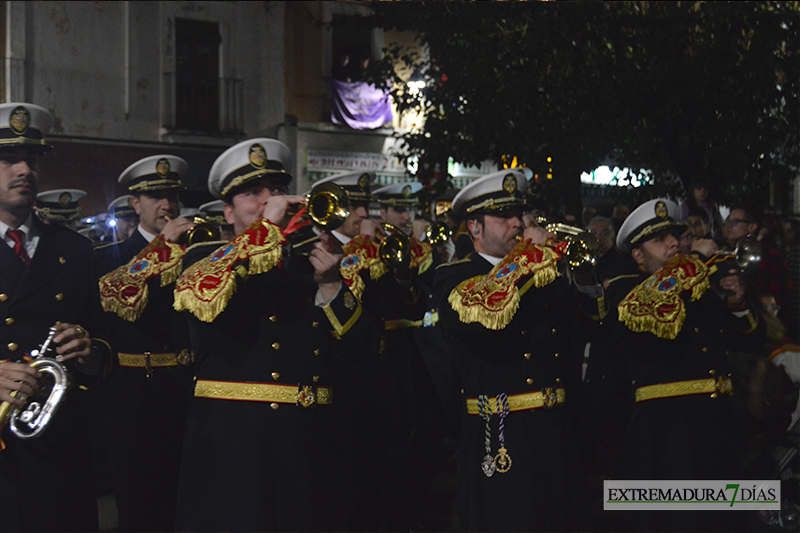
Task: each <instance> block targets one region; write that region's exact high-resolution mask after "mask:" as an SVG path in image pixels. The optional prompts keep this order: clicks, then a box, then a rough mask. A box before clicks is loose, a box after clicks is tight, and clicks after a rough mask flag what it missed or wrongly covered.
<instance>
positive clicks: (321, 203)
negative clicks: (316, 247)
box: [287, 182, 350, 248]
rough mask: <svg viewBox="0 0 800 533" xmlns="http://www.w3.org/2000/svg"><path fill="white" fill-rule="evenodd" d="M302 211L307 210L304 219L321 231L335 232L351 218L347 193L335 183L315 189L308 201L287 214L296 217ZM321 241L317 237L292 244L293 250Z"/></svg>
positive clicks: (308, 195)
mask: <svg viewBox="0 0 800 533" xmlns="http://www.w3.org/2000/svg"><path fill="white" fill-rule="evenodd" d="M302 209H306V213H304V215H303V216H304V217H306V216H307V218H308V219H310V220H311V222H313V223H314V225H315V226H317V227H318V228H319V229H320V230H321V231H333V230H335V229H336V228H338V227H340V226H341V225H342V224H344V221H345V220H346V219H347V217H348V216H350V202H349V200H348V198H347V192H346V191H345V190H344V189H343V188H342V187H341V186H340V185H337V184H335V183H331V182H326V183H321V184H319V185H317V186H316V187H313V188H312V189H311V190H310V191H309V192H308V194H306V200H305V202H303V203H302V204H298V209H296V210H293V211H290V212H289V213H287V215H288V216H290V217H292V216H296V215H297V213H298V212H300V211H301V210H302ZM317 239H319V235H315V236H313V237H311V238H310V239H306V240H304V241H301V242H296V243H293V244H292V248H299V247H301V246H305V245H307V244H309V243H311V242H314V241H316V240H317Z"/></svg>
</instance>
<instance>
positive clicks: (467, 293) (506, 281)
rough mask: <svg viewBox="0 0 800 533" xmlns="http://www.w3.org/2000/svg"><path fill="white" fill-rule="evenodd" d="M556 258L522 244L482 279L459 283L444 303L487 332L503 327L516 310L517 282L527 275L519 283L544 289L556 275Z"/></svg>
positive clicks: (550, 253) (517, 302)
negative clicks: (526, 278)
mask: <svg viewBox="0 0 800 533" xmlns="http://www.w3.org/2000/svg"><path fill="white" fill-rule="evenodd" d="M557 259H558V255H557V254H556V253H555V252H553V251H552V250H550V249H549V248H545V247H543V246H539V245H536V244H532V243H530V242H528V241H522V242H521V243H520V244H518V245H517V246H516V247H515V248H514V250H513V251H512V252H511V253H510V254H508V255H507V256H506V257H505V258H504V259H503V260H502V261H501V262H500V263H498V264H497V265H496V266H495V267H494V268H493V269H492V270H491V271H490V272H489V273H488V274H486V275H485V276H475V277H473V278H470V279H468V280H465V281H463V282H461V283H460V284H459V285H458V286H457V287H456V288H455V289H453V291H452V292H451V293H450V295H449V296H448V297H447V301H448V302H449V303H450V306H451V307H452V308H453V310H454V311H456V312H457V313H458V318H459V319H460V320H461V322H464V323H465V324H471V323H474V322H478V323H480V324H481V325H483V326H484V327H486V328H488V329H491V330H500V329H503V328H505V327H506V326H507V325H508V324H509V323H510V322H511V320H513V318H514V315H515V314H516V312H517V309H518V308H519V302H520V295H521V292H520V289H519V288H518V287H517V282H518V281H520V280H521V279H522V278H524V277H526V276H529V275H530V276H531V278H530V279H529V280H526V282H525V283H524V284H523V289H524V290H525V291H527V289H528V288H530V287H531V286H533V287H537V288H540V287H544V286H546V285H549V284H550V283H552V282H553V281H554V280H555V279H556V278H557V277H558V276H559V273H558V268H557V265H556V261H557Z"/></svg>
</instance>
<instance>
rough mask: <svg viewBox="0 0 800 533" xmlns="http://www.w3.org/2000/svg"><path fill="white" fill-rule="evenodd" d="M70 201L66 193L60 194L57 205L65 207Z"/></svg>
mask: <svg viewBox="0 0 800 533" xmlns="http://www.w3.org/2000/svg"><path fill="white" fill-rule="evenodd" d="M71 201H72V195H71V194H70V193H68V192H62V193H61V196H59V197H58V203H59V204H61V205H62V206H64V207H66V206H67V205H69V203H70V202H71Z"/></svg>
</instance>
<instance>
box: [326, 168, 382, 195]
mask: <svg viewBox="0 0 800 533" xmlns="http://www.w3.org/2000/svg"><path fill="white" fill-rule="evenodd" d="M374 181H375V173H374V172H361V171H358V172H344V173H342V174H334V175H333V176H328V177H327V178H323V179H321V180H319V181H315V182H314V187H316V186H317V185H320V184H321V183H328V182H330V183H335V184H336V185H339V186H340V187H341V188H342V189H344V190H345V192H346V193H347V198H348V199H349V200H350V201H351V202H369V201H370V200H372V194H370V191H369V186H370V184H372V182H374Z"/></svg>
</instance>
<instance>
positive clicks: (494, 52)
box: [370, 2, 800, 212]
mask: <svg viewBox="0 0 800 533" xmlns="http://www.w3.org/2000/svg"><path fill="white" fill-rule="evenodd" d="M373 8H374V12H375V16H374V18H373V19H372V20H371V21H370V22H371V23H372V24H375V25H378V26H382V27H384V28H394V29H397V30H401V31H402V30H408V31H413V32H415V33H416V35H417V36H418V41H419V43H420V45H421V46H419V47H417V48H416V49H408V48H401V47H392V48H390V49H387V50H385V57H384V60H383V61H382V62H381V63H379V64H377V65H375V67H374V70H373V76H374V79H375V80H378V79H382V80H385V79H389V80H391V82H392V87H393V90H392V95H393V97H394V99H395V102H396V103H397V105H398V108H399V110H400V111H405V110H410V109H415V110H417V111H420V112H423V113H424V114H425V116H426V119H425V124H424V127H423V128H422V129H421V130H419V131H414V132H410V133H406V134H404V135H403V139H404V141H405V147H404V152H403V154H401V155H403V156H410V155H416V156H419V157H421V158H422V159H423V160H430V161H433V160H435V161H439V160H446V158H447V157H453V158H454V159H455V160H456V161H458V162H461V163H465V164H479V163H480V162H481V161H483V160H486V159H490V160H494V161H496V162H498V163H502V162H503V161H511V160H512V158H514V157H516V158H517V159H518V160H519V161H520V162H521V163H523V164H525V165H527V166H529V167H531V168H532V169H533V170H534V172H536V173H537V174H538V176H539V183H540V188H541V191H540V192H542V193H543V194H545V195H547V196H549V197H550V198H551V199H552V198H561V199H562V200H563V199H565V198H566V199H568V204H569V205H570V206H571V207H572V208H575V207H576V205H575V204H576V202H578V201H579V193H578V191H579V176H580V173H581V172H583V171H589V170H592V169H594V168H595V167H596V166H597V165H598V164H599V163H601V162H602V161H603V160H604V159H605V158H606V157H608V156H609V155H612V156H614V157H615V158H616V160H617V161H618V163H619V164H620V166H623V165H625V166H629V167H631V168H635V169H639V168H642V169H649V170H650V171H652V179H651V180H650V185H649V186H648V187H644V188H640V189H637V190H636V191H635V192H636V194H638V195H639V196H642V195H648V196H650V195H655V194H672V195H679V194H680V193H681V191H682V188H683V186H685V184H687V183H688V182H690V181H691V180H693V179H695V178H699V177H703V178H706V179H708V180H709V181H710V182H711V183H712V185H714V186H715V189H716V190H717V192H718V197H719V199H721V200H722V201H723V202H733V201H737V200H741V199H743V198H748V199H751V200H752V199H758V200H760V201H762V202H764V201H766V199H767V198H768V194H769V190H770V184H772V187H773V188H776V189H774V190H777V191H778V192H779V193H780V192H781V191H787V190H788V187H789V184H790V181H791V180H792V179H793V178H795V177H796V176H797V174H798V125H800V113H798V111H800V110H799V109H798V83H799V82H800V68H799V67H800V62H799V58H798V51H799V49H800V46H799V40H798V15H800V8H799V7H798V2H486V3H484V2H374V3H373ZM414 70H416V71H417V72H418V73H419V74H421V75H422V77H423V79H424V80H425V82H426V84H425V87H424V88H422V90H421V91H420V92H419V93H417V94H411V93H410V92H409V91H408V89H407V87H406V84H405V81H406V80H407V79H408V75H409V73H410V72H412V71H414ZM548 157H549V158H552V162H551V163H548V162H547V158H548ZM550 169H552V175H553V178H552V180H548V179H547V177H546V176H547V174H548V173H550ZM784 196H788V195H784ZM635 199H636V200H639V199H642V198H635ZM573 212H575V211H573Z"/></svg>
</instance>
